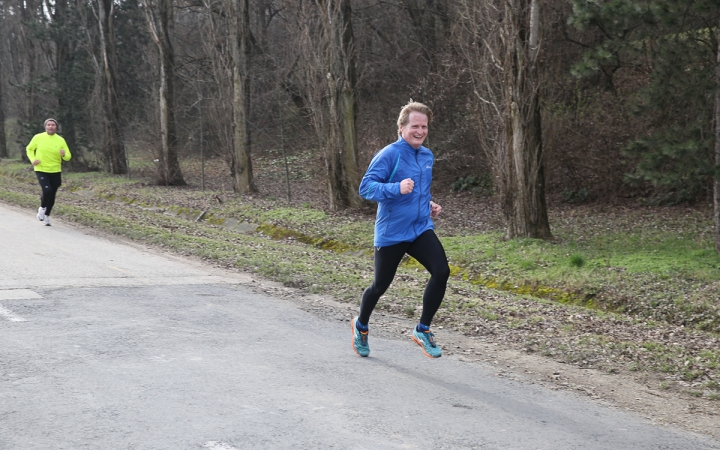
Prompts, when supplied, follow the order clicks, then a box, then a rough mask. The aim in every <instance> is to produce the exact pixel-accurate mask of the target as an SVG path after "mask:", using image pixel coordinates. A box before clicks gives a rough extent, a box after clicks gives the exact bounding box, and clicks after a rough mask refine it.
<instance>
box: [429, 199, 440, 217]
mask: <svg viewBox="0 0 720 450" xmlns="http://www.w3.org/2000/svg"><path fill="white" fill-rule="evenodd" d="M441 211H442V206H440V205H438V204H437V203H435V202H433V201H431V202H430V217H432V218H435V217H437V216H439V215H440V212H441Z"/></svg>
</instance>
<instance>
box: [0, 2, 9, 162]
mask: <svg viewBox="0 0 720 450" xmlns="http://www.w3.org/2000/svg"><path fill="white" fill-rule="evenodd" d="M0 5H2V9H0V40H2V42H5V36H4V32H3V30H5V28H6V24H5V21H6V18H5V15H6V13H7V10H6V8H5V2H0ZM3 50H4V45H2V44H0V158H7V157H9V156H10V154H9V153H8V148H7V137H6V136H5V102H4V101H3V83H4V82H5V77H4V76H3V66H4V65H5V64H4V56H5V55H4V54H3V53H4V52H3Z"/></svg>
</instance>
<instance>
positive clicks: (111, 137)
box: [97, 0, 127, 174]
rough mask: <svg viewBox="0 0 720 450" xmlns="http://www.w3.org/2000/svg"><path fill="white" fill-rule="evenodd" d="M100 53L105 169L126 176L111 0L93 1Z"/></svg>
mask: <svg viewBox="0 0 720 450" xmlns="http://www.w3.org/2000/svg"><path fill="white" fill-rule="evenodd" d="M97 4H98V28H99V30H100V54H101V57H102V62H103V66H102V69H103V94H102V96H103V103H104V104H103V113H104V115H105V117H104V120H103V125H104V129H105V130H104V132H105V136H104V149H105V158H104V159H105V170H106V171H107V172H109V173H114V174H124V173H127V156H126V154H125V144H124V142H123V139H122V134H121V130H120V108H119V106H118V101H117V95H116V91H115V85H116V82H115V80H116V75H115V73H116V70H115V68H116V67H117V58H116V54H115V36H114V34H115V33H114V26H113V9H114V5H115V3H114V2H113V0H97Z"/></svg>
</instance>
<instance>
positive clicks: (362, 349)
mask: <svg viewBox="0 0 720 450" xmlns="http://www.w3.org/2000/svg"><path fill="white" fill-rule="evenodd" d="M357 320H358V318H357V317H355V318H354V319H353V320H352V321H350V325H351V326H352V330H353V341H352V344H353V350H355V353H357V354H358V355H360V356H363V357H364V356H367V355H369V354H370V346H369V345H368V332H367V331H360V330H358V328H357V325H356V322H357Z"/></svg>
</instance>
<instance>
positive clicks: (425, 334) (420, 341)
mask: <svg viewBox="0 0 720 450" xmlns="http://www.w3.org/2000/svg"><path fill="white" fill-rule="evenodd" d="M412 338H413V341H415V343H416V344H417V345H419V346H420V347H422V349H423V353H425V356H427V357H428V358H439V357H441V356H442V350H440V347H438V346H437V344H436V343H435V335H434V334H432V332H430V330H428V331H418V330H417V327H415V328H413V333H412Z"/></svg>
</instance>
